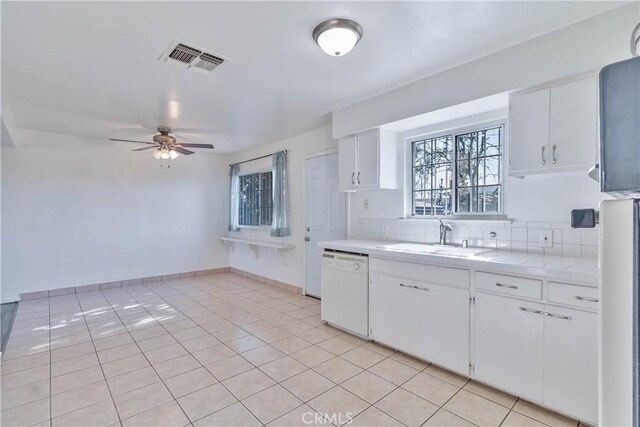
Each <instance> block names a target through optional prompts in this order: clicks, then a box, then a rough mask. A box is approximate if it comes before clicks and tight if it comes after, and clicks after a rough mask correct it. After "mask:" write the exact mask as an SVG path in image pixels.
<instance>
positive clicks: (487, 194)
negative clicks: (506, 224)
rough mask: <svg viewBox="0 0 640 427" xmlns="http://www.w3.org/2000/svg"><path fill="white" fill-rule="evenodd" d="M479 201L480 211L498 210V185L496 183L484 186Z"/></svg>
mask: <svg viewBox="0 0 640 427" xmlns="http://www.w3.org/2000/svg"><path fill="white" fill-rule="evenodd" d="M479 202H480V208H481V209H482V212H500V187H499V186H497V185H492V186H487V187H484V188H483V192H482V193H481V198H480V201H479Z"/></svg>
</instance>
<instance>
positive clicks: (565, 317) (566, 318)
mask: <svg viewBox="0 0 640 427" xmlns="http://www.w3.org/2000/svg"><path fill="white" fill-rule="evenodd" d="M543 314H544V315H545V316H548V317H555V318H556V319H562V320H571V319H572V318H571V317H569V316H563V315H562V314H553V313H547V312H544V313H543Z"/></svg>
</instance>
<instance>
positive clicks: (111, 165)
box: [2, 129, 229, 300]
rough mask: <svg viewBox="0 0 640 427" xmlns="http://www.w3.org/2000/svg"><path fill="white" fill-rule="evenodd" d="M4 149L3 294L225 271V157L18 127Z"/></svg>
mask: <svg viewBox="0 0 640 427" xmlns="http://www.w3.org/2000/svg"><path fill="white" fill-rule="evenodd" d="M12 136H13V139H14V142H15V145H16V147H18V148H12V147H5V146H3V147H2V249H3V250H2V292H3V295H2V299H3V300H9V299H12V298H15V297H17V295H16V294H17V293H23V292H30V291H36V290H44V289H54V288H61V287H70V286H81V285H88V284H95V283H103V282H109V281H115V280H122V279H130V278H139V277H147V276H156V275H162V274H170V273H178V272H186V271H194V270H204V269H211V268H219V267H226V266H228V265H229V255H228V251H227V249H226V247H224V245H223V244H222V243H221V242H220V240H219V237H220V236H221V235H223V234H224V233H225V230H226V224H227V193H228V180H227V168H226V163H227V161H226V158H224V157H221V156H216V155H211V154H204V153H198V154H195V155H192V156H190V157H188V158H187V157H180V158H178V159H177V160H175V161H174V162H172V165H171V168H167V167H164V168H160V167H159V166H160V164H159V161H158V160H156V159H154V158H153V157H152V156H151V154H150V153H149V152H142V153H133V152H131V151H130V150H131V149H132V148H134V147H136V146H135V145H133V144H126V143H113V142H109V141H104V140H97V139H93V140H92V139H87V138H80V137H74V136H68V135H60V134H51V133H43V132H36V131H26V130H21V129H15V130H14V131H12Z"/></svg>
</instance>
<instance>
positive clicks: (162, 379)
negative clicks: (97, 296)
mask: <svg viewBox="0 0 640 427" xmlns="http://www.w3.org/2000/svg"><path fill="white" fill-rule="evenodd" d="M125 290H126V291H127V293H128V294H129V295H131V297H132V298H133V299H134V300H135V301H136V302H137V303H138V304H140V305H141V306H142V307H143V308H145V307H144V305H143V304H142V303H140V301H139V300H138V298H136V297H135V296H134V295H133V294H131V292H129V290H128V289H125ZM160 299H161V300H163V301H164V302H165V303H166V304H167V305H168V306H173V305H172V304H169V303H168V302H167V301H166V300H165V299H164V298H162V297H160ZM173 307H174V308H175V310H176V311H178V312H179V313H180V314H182V315H183V316H185V317H186V318H188V319H189V320H191V318H190V317H189V316H187V315H185V314H184V313H183V312H182V311H181V310H180V309H178V308H176V307H175V306H173ZM145 311H147V313H149V311H148V310H147V309H146V308H145ZM149 315H151V316H152V317H153V315H152V314H151V313H149ZM154 318H155V317H154ZM161 326H162V327H163V328H164V329H165V330H166V331H167V332H168V333H169V334H170V335H171V332H170V331H169V330H168V329H167V328H166V327H165V325H163V324H162V323H161ZM207 333H209V332H208V331H207ZM171 336H173V335H171ZM212 336H213V335H212ZM131 338H132V339H134V338H133V336H132V337H131ZM214 338H215V337H214ZM216 339H217V338H216ZM134 342H136V345H137V341H135V339H134ZM178 344H180V346H181V347H182V348H183V349H184V350H185V351H186V352H187V353H188V354H189V355H190V356H191V357H193V355H192V354H191V352H190V351H189V350H187V349H186V348H185V347H184V345H182V342H180V341H178ZM138 347H139V346H138ZM140 351H142V349H140ZM142 354H143V356H144V357H145V359H147V356H146V355H145V354H144V352H143V353H142ZM194 359H195V357H194ZM243 359H244V358H243ZM195 360H196V362H198V364H199V365H200V367H203V368H205V369H207V368H206V366H204V365H203V364H202V363H200V361H199V360H197V359H195ZM245 360H246V359H245ZM147 362H148V363H149V365H151V368H152V369H153V370H154V371H155V372H156V375H158V378H160V381H161V382H162V384H163V385H164V386H165V387H166V388H167V390H168V391H169V394H171V397H173V399H174V400H175V401H176V403H177V404H178V406H179V407H180V409H181V410H182V412H183V413H184V415H185V417H186V418H187V420H189V421H190V422H191V423H192V424H193V423H195V422H197V421H200V420H201V419H203V418H206V417H208V416H210V415H212V414H214V413H216V412H218V411H221V410H223V409H225V408H228V407H229V406H231V405H233V404H235V403H236V402H233V403H230V404H229V405H227V406H225V407H224V408H219V409H218V410H216V411H213V412H211V413H209V414H206V415H205V416H203V417H201V418H198V419H197V420H191V418H190V417H189V416H188V415H187V412H186V411H185V410H184V408H183V407H182V405H181V404H180V402H179V401H178V399H177V398H176V397H175V396H174V394H173V393H172V392H171V389H170V388H169V387H167V385H166V383H165V382H164V378H162V377H161V376H160V375H159V374H158V372H157V371H156V370H155V368H154V367H153V365H152V364H151V362H150V361H149V359H147ZM247 362H249V361H247ZM249 363H251V362H249ZM251 364H252V363H251ZM252 365H253V364H252ZM195 369H198V368H195ZM207 371H209V370H208V369H207ZM209 372H210V371H209ZM210 373H211V375H213V377H214V378H215V379H216V380H218V384H220V385H221V386H222V387H223V388H224V389H225V390H226V391H227V392H229V393H230V394H231V395H232V396H233V397H234V399H236V401H237V402H240V404H241V405H242V406H244V407H245V409H246V410H247V411H249V413H251V415H253V416H254V417H255V418H256V419H258V420H259V418H258V417H256V416H255V414H253V413H252V412H251V411H250V410H249V408H247V407H246V406H245V405H244V404H243V403H242V401H240V400H239V399H237V398H236V396H235V395H234V394H233V393H231V390H229V389H228V388H227V387H226V386H225V385H224V384H222V381H220V380H219V379H218V378H217V377H216V376H215V375H214V374H213V373H212V372H210ZM178 375H181V374H178ZM238 375H239V374H238ZM174 376H177V375H174ZM169 378H173V377H169ZM169 378H167V379H169ZM207 387H209V386H207ZM204 388H206V387H204ZM200 390H202V389H200ZM195 392H196V391H192V392H191V393H188V394H186V395H185V396H188V395H189V394H193V393H195ZM185 396H182V397H185ZM158 406H159V405H158Z"/></svg>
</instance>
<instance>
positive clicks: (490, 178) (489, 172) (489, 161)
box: [483, 157, 500, 185]
mask: <svg viewBox="0 0 640 427" xmlns="http://www.w3.org/2000/svg"><path fill="white" fill-rule="evenodd" d="M483 184H485V185H499V184H500V157H487V158H486V159H484V182H483Z"/></svg>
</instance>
